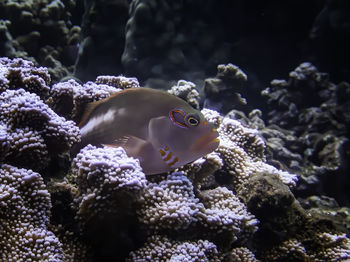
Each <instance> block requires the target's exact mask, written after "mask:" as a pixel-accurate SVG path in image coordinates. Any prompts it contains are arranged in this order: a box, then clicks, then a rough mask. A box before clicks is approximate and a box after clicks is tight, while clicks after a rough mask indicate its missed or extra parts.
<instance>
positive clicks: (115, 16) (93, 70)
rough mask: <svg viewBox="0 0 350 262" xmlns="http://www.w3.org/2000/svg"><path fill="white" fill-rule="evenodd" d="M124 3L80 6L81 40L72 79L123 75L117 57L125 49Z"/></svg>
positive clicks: (121, 0) (113, 0)
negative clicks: (82, 9)
mask: <svg viewBox="0 0 350 262" xmlns="http://www.w3.org/2000/svg"><path fill="white" fill-rule="evenodd" d="M129 2H130V1H127V0H107V1H103V2H101V1H88V2H84V6H85V10H84V14H83V15H82V16H81V39H80V45H79V52H78V55H77V59H76V63H75V67H74V76H75V77H77V78H79V79H81V80H83V81H88V80H93V79H95V78H96V77H97V76H98V75H101V74H104V75H107V74H108V75H119V74H122V73H123V71H124V70H123V67H122V64H121V56H122V53H123V50H124V46H125V35H126V32H125V27H126V22H127V20H128V10H129Z"/></svg>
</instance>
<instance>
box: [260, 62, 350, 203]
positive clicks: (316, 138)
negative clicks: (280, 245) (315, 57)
mask: <svg viewBox="0 0 350 262" xmlns="http://www.w3.org/2000/svg"><path fill="white" fill-rule="evenodd" d="M349 90H350V85H349V84H348V83H346V82H342V83H339V84H338V85H336V84H334V83H332V82H330V81H329V78H328V74H326V73H320V72H319V71H318V70H317V68H316V67H315V66H313V65H312V64H310V63H303V64H301V65H300V66H298V67H297V68H296V69H295V70H294V71H292V72H291V73H290V74H289V79H288V80H273V81H272V82H271V86H270V87H268V88H267V89H265V90H264V91H263V92H262V95H263V96H266V97H267V99H268V103H269V105H270V107H271V110H270V111H269V113H268V116H267V118H268V120H267V122H268V124H270V126H272V125H278V126H279V128H275V127H273V126H272V128H273V129H275V130H276V131H274V134H272V133H271V134H270V135H269V134H268V133H269V132H265V134H266V138H267V140H268V143H270V145H271V147H270V148H271V151H270V152H271V153H273V154H274V155H273V156H272V157H271V158H273V159H277V160H279V161H280V162H281V163H282V165H284V166H285V167H287V168H288V167H289V170H293V169H294V170H295V171H294V172H298V173H299V174H300V178H301V179H300V183H299V185H298V191H300V193H303V192H305V189H307V190H308V193H309V194H310V193H311V194H312V193H313V194H325V195H329V196H332V197H335V198H336V199H337V200H338V201H340V203H341V204H343V205H344V204H345V205H348V204H349V203H350V199H349V197H348V194H347V193H346V192H348V191H349V188H350V180H349V179H348V178H347V176H346V174H347V172H348V165H347V164H346V163H347V162H348V161H349V160H350V155H349V153H346V152H348V150H349V146H350V144H349V139H348V137H349V135H350V130H349V123H350V119H349V112H350V103H349V94H350V91H349ZM310 96H312V99H310ZM287 130H288V131H287ZM276 139H279V141H277V140H276ZM273 140H274V141H273ZM278 144H279V146H278ZM281 148H284V149H283V150H284V152H285V155H284V156H283V155H282V154H283V153H282V151H281V150H280V149H281ZM291 159H294V161H293V163H287V161H289V162H290V161H291ZM287 170H288V169H287Z"/></svg>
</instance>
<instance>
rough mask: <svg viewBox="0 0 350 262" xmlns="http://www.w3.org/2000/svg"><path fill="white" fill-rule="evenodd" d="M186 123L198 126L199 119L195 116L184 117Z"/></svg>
mask: <svg viewBox="0 0 350 262" xmlns="http://www.w3.org/2000/svg"><path fill="white" fill-rule="evenodd" d="M186 118H187V119H186V121H187V123H188V124H189V125H191V126H198V124H199V118H198V117H197V116H195V115H189V116H187V117H186Z"/></svg>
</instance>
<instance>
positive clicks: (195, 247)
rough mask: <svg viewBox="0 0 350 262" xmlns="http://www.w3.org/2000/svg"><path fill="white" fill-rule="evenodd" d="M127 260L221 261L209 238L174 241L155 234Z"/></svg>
mask: <svg viewBox="0 0 350 262" xmlns="http://www.w3.org/2000/svg"><path fill="white" fill-rule="evenodd" d="M126 261H208V262H209V261H221V259H220V254H219V252H218V251H217V248H216V246H215V244H213V243H211V242H209V241H207V240H204V241H203V240H198V241H188V242H187V241H174V240H171V239H169V238H167V237H166V236H160V235H154V236H152V237H150V238H149V239H148V240H147V242H146V243H145V245H144V246H143V247H142V248H140V249H138V250H136V251H133V252H131V253H130V258H129V259H127V260H126Z"/></svg>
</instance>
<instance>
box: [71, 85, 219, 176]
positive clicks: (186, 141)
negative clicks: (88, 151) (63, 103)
mask: <svg viewBox="0 0 350 262" xmlns="http://www.w3.org/2000/svg"><path fill="white" fill-rule="evenodd" d="M79 128H80V132H81V142H80V143H78V144H76V145H74V147H73V149H72V152H73V156H74V155H75V154H77V153H78V152H79V150H80V149H81V148H83V147H84V146H86V145H88V144H92V145H95V146H103V147H122V148H123V149H124V150H125V152H126V153H127V155H128V156H131V157H134V158H137V159H138V160H139V162H140V166H141V168H142V169H143V172H144V173H145V174H146V175H151V174H159V173H164V172H168V171H171V170H173V169H176V168H178V167H181V166H183V165H185V164H187V163H190V162H192V161H194V160H196V159H198V158H200V157H203V156H205V155H206V154H208V153H210V152H212V151H214V150H215V149H216V148H217V147H218V145H219V139H218V136H219V134H218V132H217V130H216V129H215V128H214V126H213V124H211V123H209V122H208V121H207V120H206V119H205V117H204V116H203V114H202V113H201V112H200V111H198V110H196V109H194V108H193V107H192V106H190V105H189V104H188V103H187V102H186V101H184V100H182V99H180V98H178V97H176V96H174V95H172V94H169V93H167V92H164V91H161V90H156V89H151V88H130V89H125V90H123V91H120V92H118V93H116V94H114V95H111V96H110V97H108V98H106V99H103V100H100V101H97V102H93V103H91V104H88V106H87V108H86V110H85V112H84V114H83V116H82V120H81V122H80V124H79Z"/></svg>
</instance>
